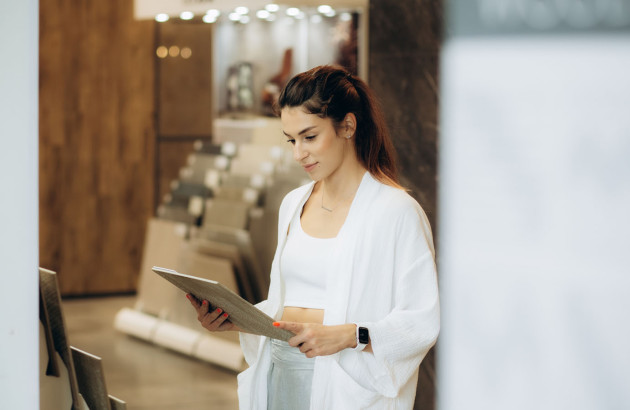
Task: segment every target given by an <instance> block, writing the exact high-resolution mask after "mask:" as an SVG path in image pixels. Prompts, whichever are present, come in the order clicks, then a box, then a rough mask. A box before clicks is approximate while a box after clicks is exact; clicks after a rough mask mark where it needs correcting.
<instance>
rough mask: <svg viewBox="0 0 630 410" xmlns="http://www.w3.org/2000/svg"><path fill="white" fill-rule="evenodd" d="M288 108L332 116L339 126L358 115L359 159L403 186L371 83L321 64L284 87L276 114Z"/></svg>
mask: <svg viewBox="0 0 630 410" xmlns="http://www.w3.org/2000/svg"><path fill="white" fill-rule="evenodd" d="M285 107H303V108H304V109H305V110H306V112H308V113H310V114H315V115H318V116H320V117H321V118H330V119H331V120H332V121H333V124H334V126H335V128H336V129H339V128H340V127H341V126H342V121H343V119H344V118H345V117H346V114H348V113H353V114H354V115H355V116H356V118H357V129H356V135H355V139H354V140H355V143H354V147H355V151H356V154H357V158H358V159H359V162H360V163H361V164H362V165H363V166H364V167H365V168H366V169H367V170H368V172H369V173H370V174H372V175H373V176H374V178H376V179H377V180H379V181H381V182H382V183H385V184H387V185H391V186H394V187H397V188H400V184H399V183H398V172H397V170H396V154H395V150H394V145H393V144H392V141H391V138H390V136H389V131H388V129H387V124H386V123H385V118H384V116H383V112H382V110H381V108H380V105H379V103H378V101H377V100H376V97H375V96H374V94H373V93H372V91H371V90H370V88H369V87H368V86H367V84H366V83H365V82H364V81H363V80H361V79H360V78H358V77H355V76H353V75H352V74H350V73H349V72H348V71H346V70H345V69H344V68H341V67H336V66H329V65H324V66H319V67H315V68H312V69H310V70H308V71H305V72H303V73H300V74H297V75H296V76H295V77H293V78H292V79H291V80H289V82H288V83H287V84H286V85H285V86H284V88H283V89H282V91H281V93H280V96H279V97H278V102H277V104H276V113H277V114H279V113H280V111H281V110H282V109H283V108H285Z"/></svg>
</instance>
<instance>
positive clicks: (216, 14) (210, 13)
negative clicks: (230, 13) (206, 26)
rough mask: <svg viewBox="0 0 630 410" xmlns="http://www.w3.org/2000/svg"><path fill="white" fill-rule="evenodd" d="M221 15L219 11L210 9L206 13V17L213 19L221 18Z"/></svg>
mask: <svg viewBox="0 0 630 410" xmlns="http://www.w3.org/2000/svg"><path fill="white" fill-rule="evenodd" d="M220 15H221V12H220V11H219V10H217V9H210V10H208V11H206V16H212V17H215V18H216V17H219V16H220Z"/></svg>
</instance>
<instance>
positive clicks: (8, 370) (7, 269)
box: [0, 0, 39, 409]
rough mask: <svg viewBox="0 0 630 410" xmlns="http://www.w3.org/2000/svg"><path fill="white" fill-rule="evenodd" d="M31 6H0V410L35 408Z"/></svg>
mask: <svg viewBox="0 0 630 410" xmlns="http://www.w3.org/2000/svg"><path fill="white" fill-rule="evenodd" d="M38 5H39V3H38V1H37V0H21V1H11V0H0V38H1V39H2V41H0V144H1V145H0V190H1V191H0V192H1V194H0V278H1V283H2V285H1V286H0V409H37V408H39V381H38V373H39V367H38V352H39V350H38V317H39V308H38V294H37V292H38V274H37V267H38V194H37V192H38V188H37V172H38V171H37V161H38V158H37V144H38V106H37V102H38V86H37V84H38V83H37V78H38V18H39V10H38V7H39V6H38Z"/></svg>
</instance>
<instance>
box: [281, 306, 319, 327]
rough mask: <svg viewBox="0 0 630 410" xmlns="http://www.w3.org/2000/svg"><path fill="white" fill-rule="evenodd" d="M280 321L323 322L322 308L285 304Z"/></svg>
mask: <svg viewBox="0 0 630 410" xmlns="http://www.w3.org/2000/svg"><path fill="white" fill-rule="evenodd" d="M282 321H284V322H299V323H320V324H321V323H324V309H311V308H302V307H295V306H285V308H284V312H283V313H282Z"/></svg>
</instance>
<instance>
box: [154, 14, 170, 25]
mask: <svg viewBox="0 0 630 410" xmlns="http://www.w3.org/2000/svg"><path fill="white" fill-rule="evenodd" d="M155 21H157V22H159V23H164V22H165V21H168V14H166V13H160V14H158V15H157V16H155Z"/></svg>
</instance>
